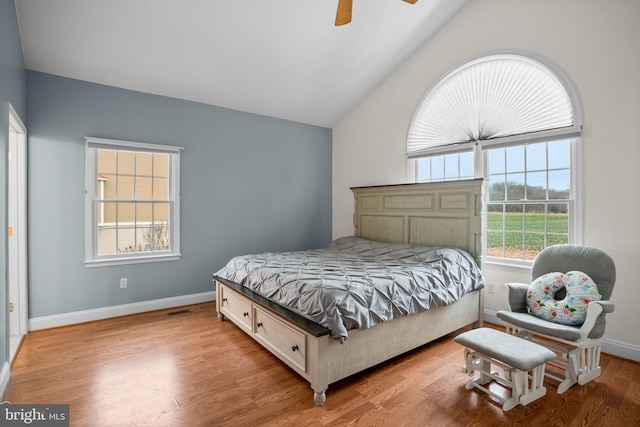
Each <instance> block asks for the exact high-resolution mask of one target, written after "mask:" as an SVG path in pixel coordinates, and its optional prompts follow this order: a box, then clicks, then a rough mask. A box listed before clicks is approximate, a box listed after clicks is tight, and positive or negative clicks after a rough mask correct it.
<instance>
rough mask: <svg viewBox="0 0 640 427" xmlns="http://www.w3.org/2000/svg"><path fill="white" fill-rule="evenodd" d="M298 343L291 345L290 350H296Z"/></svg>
mask: <svg viewBox="0 0 640 427" xmlns="http://www.w3.org/2000/svg"><path fill="white" fill-rule="evenodd" d="M298 348H299V347H298V344H296V345H292V346H291V351H298Z"/></svg>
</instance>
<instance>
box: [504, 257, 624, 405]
mask: <svg viewBox="0 0 640 427" xmlns="http://www.w3.org/2000/svg"><path fill="white" fill-rule="evenodd" d="M550 273H553V274H550ZM566 273H569V274H566ZM531 280H532V283H531V284H530V285H527V284H522V283H507V284H506V287H507V289H508V304H509V308H510V311H507V310H500V311H498V312H497V316H498V318H499V319H500V320H501V321H503V322H504V323H505V324H506V327H507V333H510V334H512V335H517V336H519V337H521V338H525V339H528V340H531V341H534V342H536V343H538V344H541V345H543V346H545V347H547V348H549V349H550V350H552V351H553V352H554V353H556V355H557V356H558V359H557V360H554V361H552V362H550V363H552V364H554V365H560V366H561V367H563V368H564V371H565V376H564V378H560V377H557V376H555V375H553V374H552V373H549V372H548V373H546V376H547V377H549V378H552V379H554V380H556V381H560V385H559V386H558V394H562V393H564V392H565V391H567V390H568V389H569V387H571V386H572V385H574V384H576V383H577V384H586V383H587V382H589V381H591V380H592V379H594V378H597V377H599V376H600V372H601V370H600V350H601V348H602V343H603V341H604V339H603V335H604V329H605V315H606V314H607V313H611V312H613V309H614V306H613V303H612V302H610V301H609V299H610V298H611V293H612V291H613V285H614V284H615V281H616V268H615V264H614V262H613V259H611V257H610V256H609V255H607V254H606V253H604V252H603V251H601V250H599V249H595V248H590V247H586V246H578V245H557V246H549V247H548V248H546V249H544V250H543V251H542V252H540V253H539V254H538V255H537V256H536V258H535V259H534V261H533V265H532V269H531ZM550 282H554V283H550ZM572 282H573V283H574V284H571V283H572ZM577 282H579V283H580V285H579V287H578V288H576V285H575V283H577ZM558 283H560V285H558ZM562 284H567V285H566V287H565V286H563V285H562ZM570 284H571V285H570ZM576 289H580V290H576ZM585 292H587V293H589V292H590V295H589V296H585ZM571 293H573V294H574V295H573V296H572V295H568V294H571ZM576 295H577V298H576ZM568 302H569V303H568ZM572 304H574V306H572ZM579 304H583V305H582V306H579ZM544 309H546V310H547V312H546V313H543V312H541V311H542V310H544ZM539 310H540V311H539ZM574 314H575V315H577V314H581V315H582V316H581V317H582V319H583V320H580V319H578V317H580V316H575V318H574V319H573V320H575V321H576V322H579V323H574V324H563V323H559V321H562V320H563V319H561V318H562V317H563V316H564V317H565V319H564V320H567V318H569V317H572V316H573V315H574ZM545 316H546V317H548V318H549V320H545ZM556 316H557V317H556ZM569 322H570V321H567V322H565V323H569Z"/></svg>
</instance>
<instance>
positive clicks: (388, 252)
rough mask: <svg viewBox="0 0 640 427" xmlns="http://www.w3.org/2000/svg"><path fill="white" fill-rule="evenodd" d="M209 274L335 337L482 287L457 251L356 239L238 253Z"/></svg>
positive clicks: (448, 301)
mask: <svg viewBox="0 0 640 427" xmlns="http://www.w3.org/2000/svg"><path fill="white" fill-rule="evenodd" d="M216 276H217V277H221V278H223V279H227V280H230V281H233V282H235V283H237V284H239V285H242V286H246V287H248V288H250V289H251V290H253V291H254V292H257V293H259V294H261V295H262V296H264V297H266V298H268V299H270V300H272V301H274V302H276V303H278V304H281V305H283V306H286V307H288V308H289V309H291V310H293V311H296V312H298V313H300V314H301V315H303V316H305V317H307V318H309V319H311V320H313V321H315V322H316V323H319V324H321V325H323V326H325V327H326V328H328V329H329V330H331V336H332V337H333V338H335V339H337V340H340V341H344V340H346V339H347V338H348V331H349V330H352V329H356V328H360V329H364V328H371V327H373V326H375V325H377V324H379V323H381V322H387V321H390V320H393V319H394V318H396V317H400V316H407V315H410V314H415V313H419V312H421V311H424V310H429V309H430V308H433V307H439V306H443V305H448V304H452V303H454V302H456V301H458V300H459V299H460V298H462V296H464V295H465V294H466V293H469V292H472V291H475V290H478V289H482V288H483V287H484V278H483V276H482V272H481V271H480V268H479V267H478V265H477V264H476V262H475V261H474V259H473V257H472V256H471V255H470V254H469V253H467V252H465V251H463V250H460V249H455V248H434V247H424V246H417V245H408V244H392V243H382V242H375V241H371V240H366V239H362V238H359V237H343V238H340V239H337V240H334V241H333V242H331V243H330V244H329V245H328V246H327V248H324V249H316V250H308V251H300V252H280V253H262V254H256V255H243V256H238V257H235V258H233V259H232V260H230V261H229V262H228V263H227V265H226V266H225V267H223V268H222V269H220V270H219V271H218V272H216V273H215V274H214V277H216ZM425 327H428V326H427V325H425Z"/></svg>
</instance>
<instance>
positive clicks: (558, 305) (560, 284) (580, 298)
mask: <svg viewBox="0 0 640 427" xmlns="http://www.w3.org/2000/svg"><path fill="white" fill-rule="evenodd" d="M561 289H565V290H566V296H565V297H564V298H563V299H561V300H559V301H558V300H556V293H557V292H558V291H559V290H561ZM601 298H602V296H601V295H600V294H599V293H598V286H597V285H596V284H595V282H594V281H593V280H592V279H591V277H589V276H588V275H587V274H585V273H583V272H581V271H570V272H568V273H566V274H563V273H558V272H554V273H548V274H544V275H542V276H540V277H538V278H537V279H535V280H534V281H533V283H531V285H530V286H529V289H528V290H527V306H528V307H529V312H530V313H532V314H534V315H536V316H537V317H539V318H541V319H544V320H548V321H550V322H555V323H560V324H563V325H582V324H583V323H584V320H585V318H586V317H587V306H588V305H589V303H590V302H591V301H599V300H600V299H601Z"/></svg>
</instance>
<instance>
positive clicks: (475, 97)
mask: <svg viewBox="0 0 640 427" xmlns="http://www.w3.org/2000/svg"><path fill="white" fill-rule="evenodd" d="M543 62H548V61H546V60H544V59H543V58H536V59H534V58H532V57H530V56H524V55H520V54H514V53H496V54H491V55H487V56H483V57H480V58H477V59H474V60H471V61H469V62H467V63H465V64H463V65H462V66H460V67H458V68H456V69H455V70H453V71H452V72H450V73H448V74H447V75H445V76H444V77H443V78H442V79H441V80H440V81H439V82H437V83H436V85H434V87H433V88H432V89H431V90H430V91H429V92H428V93H427V94H426V96H425V98H424V99H423V100H422V102H421V104H420V106H419V107H418V109H417V111H416V113H415V115H414V118H413V121H412V123H411V128H410V130H409V137H408V142H407V155H408V158H409V167H408V170H409V180H410V181H413V182H434V181H447V180H460V179H468V178H484V179H485V180H486V181H487V192H486V193H487V194H486V197H485V202H486V203H485V206H486V212H485V214H486V221H485V226H484V227H485V229H484V230H483V231H484V234H485V237H486V238H485V249H486V251H485V255H486V260H487V261H489V262H491V261H494V262H500V263H504V262H508V263H512V262H515V263H518V262H522V263H525V264H526V263H527V262H529V261H531V260H532V259H533V258H534V257H535V255H536V254H538V253H539V252H540V251H541V250H542V249H544V248H545V247H547V246H551V245H555V244H561V243H580V240H581V235H580V232H579V229H580V226H579V223H580V220H579V216H580V209H579V200H578V199H579V194H580V193H579V191H578V186H579V179H578V172H579V167H580V165H579V158H580V156H579V147H580V134H581V114H580V108H579V104H578V101H577V96H576V95H575V91H574V90H573V88H572V86H571V84H570V82H569V80H568V78H566V76H564V75H563V74H562V72H561V71H560V70H559V69H558V68H557V67H550V66H548V65H545V64H544V63H543Z"/></svg>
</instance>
